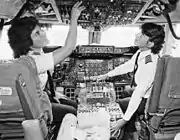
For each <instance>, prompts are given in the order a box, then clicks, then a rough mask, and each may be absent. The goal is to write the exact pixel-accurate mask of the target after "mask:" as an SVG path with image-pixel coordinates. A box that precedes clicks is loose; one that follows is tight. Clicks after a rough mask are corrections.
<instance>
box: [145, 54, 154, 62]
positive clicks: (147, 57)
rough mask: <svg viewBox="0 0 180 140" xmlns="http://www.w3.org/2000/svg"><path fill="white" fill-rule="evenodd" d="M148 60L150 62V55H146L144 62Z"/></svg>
mask: <svg viewBox="0 0 180 140" xmlns="http://www.w3.org/2000/svg"><path fill="white" fill-rule="evenodd" d="M150 62H152V57H151V55H147V56H146V57H145V64H147V63H150Z"/></svg>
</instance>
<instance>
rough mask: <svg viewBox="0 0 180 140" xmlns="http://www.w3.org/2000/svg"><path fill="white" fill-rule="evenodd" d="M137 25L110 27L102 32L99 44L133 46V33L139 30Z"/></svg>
mask: <svg viewBox="0 0 180 140" xmlns="http://www.w3.org/2000/svg"><path fill="white" fill-rule="evenodd" d="M139 30H140V29H139V27H135V26H134V27H132V26H130V27H122V26H121V27H120V26H119V27H111V28H109V29H106V30H105V31H103V32H102V36H101V44H102V45H113V46H115V47H130V46H134V39H135V35H136V34H137V33H138V32H139Z"/></svg>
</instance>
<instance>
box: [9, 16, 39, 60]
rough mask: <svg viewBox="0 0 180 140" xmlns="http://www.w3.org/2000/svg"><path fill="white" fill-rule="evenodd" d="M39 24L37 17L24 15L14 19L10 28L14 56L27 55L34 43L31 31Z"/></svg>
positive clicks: (10, 40) (10, 42) (10, 41)
mask: <svg viewBox="0 0 180 140" xmlns="http://www.w3.org/2000/svg"><path fill="white" fill-rule="evenodd" d="M37 25H39V23H38V20H37V19H36V18H35V17H23V18H19V19H15V20H13V21H12V24H11V27H10V28H9V30H8V38H9V44H10V47H11V48H12V50H13V53H14V58H19V57H20V56H22V55H27V54H28V52H29V51H30V50H31V48H30V47H31V46H32V45H33V42H32V39H31V33H32V31H33V30H34V28H35V27H36V26H37Z"/></svg>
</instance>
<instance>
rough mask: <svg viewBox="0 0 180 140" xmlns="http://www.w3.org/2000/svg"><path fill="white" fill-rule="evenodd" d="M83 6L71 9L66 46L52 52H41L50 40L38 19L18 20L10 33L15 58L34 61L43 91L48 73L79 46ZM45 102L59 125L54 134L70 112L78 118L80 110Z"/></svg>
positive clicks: (14, 22)
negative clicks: (78, 38) (79, 19)
mask: <svg viewBox="0 0 180 140" xmlns="http://www.w3.org/2000/svg"><path fill="white" fill-rule="evenodd" d="M81 3H82V2H77V3H76V4H75V5H74V6H73V8H72V11H71V22H70V27H69V32H68V35H67V38H66V41H65V45H64V47H62V48H60V49H57V50H55V51H53V52H51V53H43V50H42V49H43V47H45V46H47V44H48V43H49V40H48V39H47V36H46V33H45V31H44V30H42V29H41V27H40V24H39V22H38V20H37V19H36V18H35V17H23V18H19V19H15V20H14V21H13V22H12V24H11V27H10V29H9V30H8V38H9V44H10V47H11V48H12V50H13V53H14V58H19V57H21V56H23V55H29V56H31V57H32V58H34V60H35V64H36V67H37V71H38V74H39V78H40V86H41V88H42V90H43V89H44V88H45V85H46V82H47V79H48V76H47V70H50V69H53V68H54V66H55V65H56V64H58V63H59V62H61V61H63V60H64V59H65V58H66V57H67V56H68V55H69V54H71V52H72V51H73V50H74V49H75V47H76V40H77V20H78V17H79V16H80V14H81V12H82V11H83V10H84V9H85V8H84V6H81ZM44 100H46V99H44ZM46 102H47V103H46V106H47V107H46V108H48V106H49V109H47V110H49V116H52V114H53V121H54V123H55V124H58V127H57V130H55V134H57V132H58V129H59V127H60V124H61V121H62V119H63V117H64V116H65V115H66V114H67V113H72V114H74V115H76V114H77V110H76V109H75V108H73V107H72V106H68V105H62V104H57V103H52V109H51V104H50V103H48V101H47V100H46ZM51 118H52V117H51Z"/></svg>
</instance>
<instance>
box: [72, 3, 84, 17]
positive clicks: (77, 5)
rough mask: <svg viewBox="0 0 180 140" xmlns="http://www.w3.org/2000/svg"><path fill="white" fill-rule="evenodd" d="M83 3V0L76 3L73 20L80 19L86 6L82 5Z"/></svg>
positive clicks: (73, 9) (73, 8)
mask: <svg viewBox="0 0 180 140" xmlns="http://www.w3.org/2000/svg"><path fill="white" fill-rule="evenodd" d="M81 4H82V1H78V2H76V3H75V4H74V6H73V7H72V10H71V19H72V20H78V18H79V16H80V14H81V12H82V11H83V10H84V9H85V7H84V6H80V5H81Z"/></svg>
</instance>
